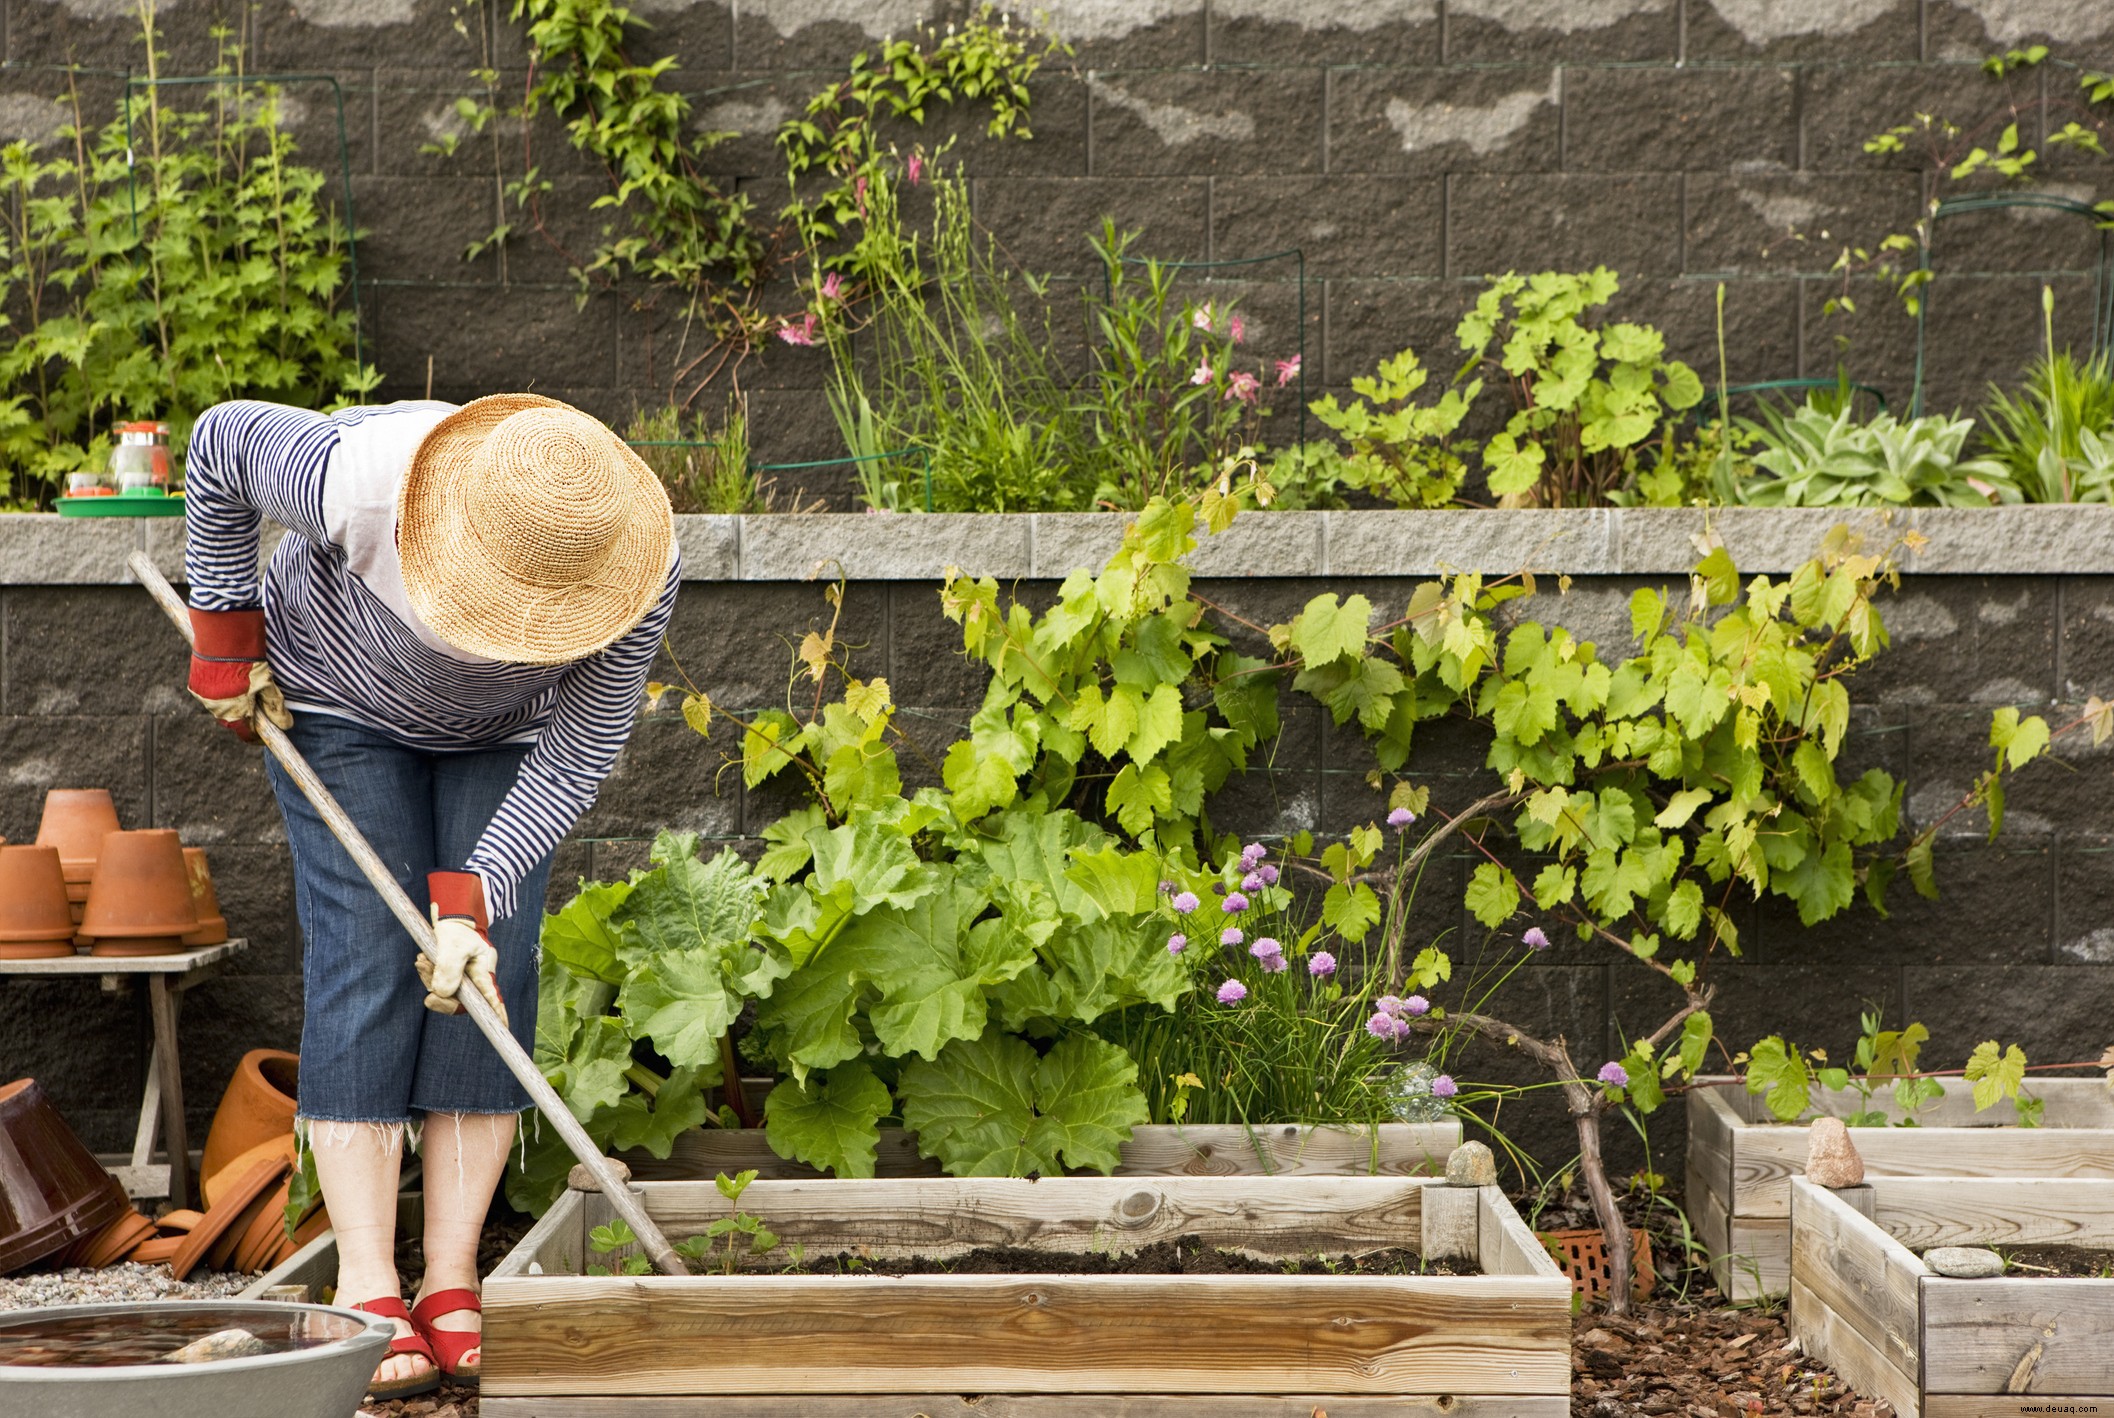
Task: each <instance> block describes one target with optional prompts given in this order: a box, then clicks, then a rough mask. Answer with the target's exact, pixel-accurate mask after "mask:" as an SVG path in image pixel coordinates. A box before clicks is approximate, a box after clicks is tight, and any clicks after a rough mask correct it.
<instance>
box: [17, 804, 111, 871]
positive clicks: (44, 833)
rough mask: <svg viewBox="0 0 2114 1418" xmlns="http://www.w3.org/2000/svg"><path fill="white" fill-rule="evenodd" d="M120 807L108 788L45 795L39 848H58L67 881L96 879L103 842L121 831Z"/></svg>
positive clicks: (38, 828) (38, 829)
mask: <svg viewBox="0 0 2114 1418" xmlns="http://www.w3.org/2000/svg"><path fill="white" fill-rule="evenodd" d="M122 825H123V824H121V823H119V821H118V820H117V805H116V804H115V803H113V802H111V801H110V793H109V790H108V789H105V788H53V789H52V790H51V791H50V792H48V793H46V794H45V795H44V820H43V822H41V823H40V824H38V827H37V845H38V846H39V847H57V848H58V849H59V859H60V861H61V862H62V863H63V865H64V867H65V871H66V879H67V880H68V881H72V882H83V883H85V882H86V881H87V880H88V879H89V878H90V877H92V876H94V875H95V863H96V858H97V857H98V856H99V855H100V854H101V852H102V850H103V839H104V838H105V837H107V836H109V835H110V834H111V833H113V832H116V831H118V830H119V829H120V828H121V827H122Z"/></svg>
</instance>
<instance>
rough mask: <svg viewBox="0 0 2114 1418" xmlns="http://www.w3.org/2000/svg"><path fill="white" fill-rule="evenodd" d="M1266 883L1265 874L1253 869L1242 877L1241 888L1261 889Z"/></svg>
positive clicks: (1248, 889) (1245, 889)
mask: <svg viewBox="0 0 2114 1418" xmlns="http://www.w3.org/2000/svg"><path fill="white" fill-rule="evenodd" d="M1265 884H1266V883H1265V882H1264V881H1263V874H1262V873H1261V872H1259V871H1251V872H1249V873H1248V874H1247V875H1246V876H1244V877H1242V878H1241V890H1243V891H1260V890H1262V889H1263V887H1264V885H1265Z"/></svg>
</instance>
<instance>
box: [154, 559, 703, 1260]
mask: <svg viewBox="0 0 2114 1418" xmlns="http://www.w3.org/2000/svg"><path fill="white" fill-rule="evenodd" d="M127 564H128V565H130V567H131V568H132V574H133V575H134V576H135V577H137V578H138V579H139V583H140V584H141V585H142V586H145V587H146V588H147V592H148V594H149V595H151V596H153V597H154V599H155V600H156V601H159V602H160V603H161V608H162V609H163V610H165V611H167V612H168V613H169V619H170V620H172V621H174V622H176V628H177V629H178V630H179V631H181V632H182V633H183V637H184V639H185V640H186V641H189V640H190V639H191V617H190V614H189V613H188V612H187V611H186V610H185V608H184V603H183V601H182V600H180V599H179V598H178V597H177V594H176V592H175V591H174V590H173V589H171V588H170V586H169V583H168V581H167V579H165V578H164V577H163V576H162V574H161V571H160V570H159V569H158V568H157V567H156V566H155V565H154V563H153V562H152V561H151V560H149V559H148V557H147V554H146V553H145V552H138V551H136V552H134V553H132V555H131V557H130V558H129V559H128V563H127ZM256 730H257V736H258V737H259V738H261V739H263V740H264V746H265V747H266V748H268V749H270V750H271V754H272V757H274V758H276V759H278V760H279V766H280V767H281V768H284V769H285V770H286V772H287V776H288V777H290V778H292V779H293V780H294V781H295V782H296V783H298V784H300V785H301V791H302V793H303V794H305V795H306V796H307V798H308V800H309V802H310V803H312V804H313V805H314V806H315V809H316V811H317V812H318V813H320V814H321V815H322V818H323V821H324V822H326V823H328V824H329V826H330V830H331V833H332V835H334V836H335V837H336V838H337V839H338V841H339V842H340V843H341V844H342V845H343V846H344V848H345V851H346V853H347V855H349V856H350V857H351V858H352V859H353V861H354V862H356V863H357V864H358V865H359V868H360V870H361V871H363V872H365V873H366V874H367V880H368V881H370V882H372V883H373V884H374V889H375V890H376V891H378V892H380V893H381V895H382V900H383V901H384V902H385V903H386V904H387V905H388V907H389V909H390V910H391V911H392V912H394V913H395V915H396V918H397V920H398V921H400V922H402V923H403V927H404V929H405V930H406V931H409V932H410V933H411V940H412V942H413V943H414V944H415V945H417V946H418V948H419V950H420V951H421V952H423V953H424V954H425V955H426V956H427V957H428V958H432V957H433V956H434V955H435V952H436V946H435V943H434V939H433V926H432V924H431V923H430V922H428V921H427V920H426V917H425V915H424V914H423V913H421V912H420V910H419V909H418V907H416V906H414V905H412V904H411V898H410V897H409V896H407V895H405V894H404V888H403V887H401V886H398V885H397V884H396V878H395V877H393V876H391V875H390V874H389V868H387V867H385V866H383V865H382V859H381V858H380V857H378V856H376V855H375V853H374V848H372V847H370V846H368V845H367V839H366V838H365V837H363V836H361V835H360V829H359V828H357V827H355V826H354V825H353V822H352V819H351V818H349V817H347V816H346V815H345V809H343V808H341V807H339V806H338V803H337V799H335V798H333V797H332V796H331V795H330V790H329V789H328V788H326V787H324V786H323V780H322V779H320V778H318V777H317V776H316V774H315V770H314V769H312V768H310V767H309V766H308V762H307V760H305V759H304V758H302V757H301V751H300V750H299V749H297V748H295V747H294V745H293V741H292V740H290V739H288V738H287V736H286V731H285V730H283V729H281V728H279V727H278V726H277V725H275V724H273V723H271V722H270V721H268V720H265V719H263V718H262V717H260V718H259V719H258V721H257V724H256ZM458 999H459V1000H460V1002H461V1003H462V1005H463V1006H464V1008H465V1009H466V1010H467V1012H468V1013H469V1016H470V1018H471V1019H472V1020H474V1021H476V1024H477V1028H478V1030H479V1032H481V1033H482V1034H483V1035H484V1037H485V1038H486V1039H487V1040H489V1041H490V1043H491V1045H492V1047H493V1048H495V1049H497V1050H498V1051H499V1057H500V1059H501V1060H502V1061H503V1062H504V1063H505V1064H506V1066H507V1070H508V1071H509V1072H510V1073H512V1074H513V1075H514V1077H515V1078H517V1079H519V1080H520V1082H521V1086H522V1087H523V1088H526V1089H527V1090H528V1094H529V1097H530V1098H531V1099H533V1100H534V1101H535V1104H536V1108H537V1111H538V1112H540V1113H542V1114H543V1118H544V1120H545V1121H546V1122H548V1123H549V1124H550V1125H551V1126H552V1127H555V1128H556V1129H557V1130H558V1136H560V1137H562V1138H564V1139H565V1145H566V1146H567V1147H569V1148H571V1149H572V1153H573V1156H575V1157H577V1158H579V1159H580V1162H581V1164H582V1165H584V1166H585V1167H586V1168H587V1170H588V1172H589V1173H590V1174H591V1175H592V1176H593V1177H594V1179H595V1185H596V1186H598V1187H600V1188H601V1189H602V1194H603V1195H604V1196H607V1197H608V1198H609V1204H610V1205H611V1206H613V1207H615V1208H616V1212H617V1215H619V1216H621V1217H623V1218H624V1222H625V1224H626V1225H628V1226H630V1227H631V1234H632V1235H633V1236H635V1237H637V1238H638V1242H639V1245H640V1247H641V1248H643V1249H644V1250H645V1252H646V1254H647V1255H648V1256H650V1257H651V1258H652V1260H653V1263H654V1265H655V1266H657V1267H659V1269H660V1270H661V1271H662V1273H663V1274H667V1275H687V1274H689V1273H690V1272H689V1268H688V1267H687V1266H685V1265H684V1264H683V1262H682V1260H681V1258H680V1257H678V1256H677V1255H676V1253H675V1250H674V1248H673V1247H671V1246H670V1245H669V1244H668V1238H667V1237H666V1236H664V1235H662V1234H661V1228H660V1227H659V1226H657V1225H656V1224H654V1221H653V1219H652V1218H651V1217H649V1216H648V1215H647V1214H646V1208H645V1207H643V1206H641V1205H640V1204H639V1199H638V1197H636V1196H635V1195H633V1194H632V1191H631V1189H630V1187H629V1186H627V1185H626V1184H625V1181H624V1179H623V1178H622V1177H620V1176H619V1175H618V1174H617V1172H616V1171H615V1170H614V1169H613V1168H612V1167H611V1166H610V1165H609V1159H607V1158H606V1157H604V1156H603V1155H602V1150H601V1149H600V1148H598V1147H596V1146H595V1144H594V1142H593V1140H592V1139H590V1138H589V1137H588V1135H587V1130H586V1129H585V1128H583V1127H581V1126H580V1123H579V1120H578V1119H577V1118H575V1117H574V1116H573V1115H572V1110H571V1109H569V1108H567V1107H566V1106H565V1104H564V1103H563V1102H562V1101H560V1099H559V1097H558V1094H557V1092H556V1090H554V1089H553V1088H552V1087H551V1086H550V1084H549V1083H548V1082H547V1081H546V1080H545V1079H544V1077H543V1074H542V1073H541V1072H540V1071H539V1070H538V1069H537V1067H536V1064H535V1061H534V1060H532V1059H531V1058H530V1057H529V1056H528V1054H527V1053H526V1052H525V1051H524V1050H523V1049H522V1047H521V1045H520V1043H519V1042H517V1041H516V1040H515V1038H514V1036H513V1035H512V1034H511V1033H509V1032H508V1031H507V1027H506V1026H505V1025H504V1024H502V1023H500V1022H499V1015H498V1014H497V1012H495V1011H494V1010H493V1008H492V1006H491V1004H490V1003H489V1002H488V1001H486V999H485V997H484V995H483V994H482V993H481V992H480V991H477V990H464V991H462V992H461V994H460V995H459V996H458Z"/></svg>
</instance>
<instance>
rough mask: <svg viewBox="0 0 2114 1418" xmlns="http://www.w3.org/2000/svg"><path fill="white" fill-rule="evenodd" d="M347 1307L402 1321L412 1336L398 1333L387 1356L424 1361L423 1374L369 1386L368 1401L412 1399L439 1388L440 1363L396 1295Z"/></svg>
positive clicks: (412, 1317) (422, 1330)
mask: <svg viewBox="0 0 2114 1418" xmlns="http://www.w3.org/2000/svg"><path fill="white" fill-rule="evenodd" d="M349 1308H351V1309H355V1310H363V1311H365V1312H366V1313H368V1314H370V1315H379V1316H381V1317H382V1318H383V1319H385V1320H402V1321H403V1322H404V1323H406V1324H408V1325H410V1326H411V1333H409V1334H399V1335H397V1336H396V1337H395V1338H393V1339H391V1340H390V1341H389V1353H388V1355H387V1356H386V1357H388V1358H392V1359H393V1358H395V1357H396V1356H397V1355H399V1354H409V1355H412V1356H414V1357H415V1358H419V1359H423V1360H425V1361H426V1372H424V1373H423V1374H418V1375H414V1376H413V1377H411V1378H408V1379H398V1380H397V1381H396V1382H395V1383H369V1384H368V1385H367V1396H368V1397H369V1398H372V1399H376V1400H385V1399H391V1398H413V1397H416V1396H417V1395H419V1394H422V1393H431V1392H433V1390H435V1389H437V1388H439V1387H440V1361H439V1360H438V1359H436V1358H434V1357H433V1346H432V1345H431V1344H428V1343H427V1342H426V1338H425V1328H424V1326H422V1325H420V1324H419V1322H418V1320H417V1319H416V1318H415V1317H414V1316H413V1315H412V1313H411V1311H409V1310H407V1309H405V1308H404V1302H403V1301H402V1300H401V1299H399V1298H398V1297H397V1296H395V1295H377V1296H376V1297H375V1298H374V1299H372V1300H362V1301H361V1302H360V1303H359V1304H357V1305H353V1306H350V1307H349ZM375 1367H376V1369H377V1370H379V1369H380V1368H381V1366H380V1365H379V1364H377V1365H376V1366H375Z"/></svg>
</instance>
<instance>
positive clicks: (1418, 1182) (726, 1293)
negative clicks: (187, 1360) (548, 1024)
mask: <svg viewBox="0 0 2114 1418" xmlns="http://www.w3.org/2000/svg"><path fill="white" fill-rule="evenodd" d="M639 1191H640V1194H641V1195H642V1197H643V1198H644V1201H645V1205H646V1209H647V1211H648V1212H649V1213H650V1214H651V1215H652V1216H653V1217H654V1219H655V1220H657V1221H658V1222H659V1223H660V1224H661V1226H662V1227H663V1228H664V1229H665V1230H666V1231H667V1233H668V1235H669V1237H670V1238H671V1239H673V1240H678V1241H680V1240H681V1239H682V1238H684V1237H687V1236H692V1235H696V1234H698V1233H699V1232H701V1231H703V1230H704V1228H705V1227H706V1226H707V1225H709V1224H710V1223H711V1222H712V1221H714V1220H716V1219H718V1218H721V1217H724V1216H726V1215H727V1214H728V1205H727V1203H726V1201H725V1200H724V1199H723V1198H722V1197H721V1196H720V1195H719V1193H718V1192H717V1191H716V1190H715V1189H714V1188H713V1186H712V1185H711V1184H710V1183H707V1182H659V1183H646V1184H643V1185H641V1186H640V1187H639ZM741 1205H742V1209H743V1210H744V1211H746V1212H749V1213H751V1214H753V1215H756V1216H758V1217H761V1218H762V1219H763V1221H764V1222H765V1223H766V1224H767V1225H769V1226H770V1227H771V1228H772V1229H773V1230H775V1231H776V1232H777V1233H778V1235H779V1237H780V1238H781V1245H782V1247H785V1248H789V1247H791V1246H793V1245H795V1244H797V1245H799V1246H801V1247H803V1248H804V1252H805V1254H807V1255H809V1256H817V1257H819V1256H829V1255H834V1254H836V1253H838V1252H840V1251H852V1252H855V1253H862V1254H865V1255H869V1256H873V1257H875V1258H889V1257H902V1256H913V1255H915V1256H931V1257H952V1256H958V1255H960V1254H962V1253H964V1252H966V1251H969V1250H972V1249H976V1248H979V1247H1025V1248H1030V1249H1033V1250H1038V1251H1044V1252H1050V1253H1071V1254H1084V1253H1089V1252H1095V1251H1102V1252H1106V1251H1130V1250H1133V1249H1136V1248H1140V1247H1143V1246H1146V1245H1149V1244H1152V1243H1154V1242H1159V1241H1172V1240H1176V1239H1178V1238H1181V1237H1189V1236H1194V1237H1197V1238H1199V1239H1200V1240H1201V1241H1202V1242H1203V1243H1204V1244H1206V1245H1210V1246H1215V1247H1221V1248H1237V1249H1240V1250H1244V1251H1248V1252H1252V1253H1258V1254H1261V1255H1263V1256H1266V1257H1284V1258H1287V1259H1289V1258H1294V1257H1305V1256H1312V1255H1315V1254H1316V1253H1338V1254H1341V1253H1357V1252H1370V1251H1380V1250H1387V1249H1396V1248H1407V1249H1412V1250H1416V1251H1418V1252H1420V1253H1421V1254H1422V1255H1424V1256H1426V1257H1427V1258H1433V1259H1445V1258H1450V1257H1470V1258H1473V1259H1474V1260H1475V1261H1476V1262H1477V1264H1478V1266H1479V1267H1480V1269H1481V1271H1482V1272H1483V1273H1482V1274H1479V1275H1472V1276H1445V1275H1412V1274H1402V1275H1395V1274H1379V1275H1375V1274H1361V1275H1328V1274H1322V1275H1303V1274H1274V1273H1273V1274H1251V1275H1137V1274H1086V1275H1080V1274H1071V1275H1062V1274H1049V1275H1031V1274H937V1275H916V1276H905V1277H889V1276H880V1275H874V1274H871V1273H856V1274H850V1275H815V1274H745V1275H732V1276H728V1275H718V1274H714V1275H698V1276H692V1277H667V1276H639V1277H609V1276H599V1277H598V1276H589V1275H587V1274H585V1270H586V1267H587V1265H588V1264H590V1263H591V1261H592V1259H593V1258H592V1257H590V1256H589V1254H588V1250H587V1246H588V1239H587V1238H588V1234H589V1232H590V1231H591V1230H592V1228H593V1227H595V1226H597V1225H600V1224H603V1223H604V1222H605V1221H606V1220H607V1219H608V1216H609V1207H608V1204H607V1202H606V1201H605V1200H604V1199H603V1198H601V1197H600V1196H599V1195H598V1194H593V1193H584V1192H568V1193H566V1194H565V1195H564V1196H563V1197H562V1198H560V1200H559V1201H558V1203H557V1204H556V1205H555V1206H553V1207H552V1208H551V1210H550V1211H549V1212H548V1213H547V1214H546V1215H545V1216H544V1218H543V1220H542V1221H541V1222H540V1223H539V1224H538V1225H537V1226H536V1228H535V1230H534V1231H532V1232H530V1234H529V1235H528V1236H527V1237H525V1238H524V1239H523V1241H522V1242H521V1244H520V1246H518V1247H517V1248H516V1249H515V1251H514V1253H513V1254H512V1255H511V1256H509V1257H508V1258H507V1260H506V1261H505V1262H504V1263H503V1264H502V1265H501V1266H500V1267H499V1269H498V1270H496V1271H494V1272H493V1274H492V1276H491V1278H490V1279H489V1280H488V1281H486V1283H485V1290H484V1311H485V1331H484V1332H485V1340H484V1379H483V1404H484V1408H483V1411H484V1412H485V1414H486V1415H487V1418H527V1415H530V1414H534V1415H538V1418H617V1415H625V1418H633V1415H640V1416H641V1418H676V1415H683V1418H794V1415H798V1416H799V1418H911V1416H912V1415H915V1414H920V1413H923V1414H927V1415H929V1416H930V1418H943V1415H944V1416H945V1418H955V1415H968V1414H972V1413H973V1414H975V1415H978V1418H991V1415H1001V1418H1060V1415H1063V1418H1076V1415H1079V1414H1083V1413H1089V1412H1100V1413H1118V1412H1120V1413H1121V1414H1124V1415H1126V1418H1162V1416H1163V1415H1182V1418H1189V1415H1194V1416H1195V1418H1204V1415H1207V1414H1208V1415H1213V1418H1262V1415H1270V1418H1310V1415H1311V1414H1312V1413H1313V1412H1314V1411H1315V1410H1316V1409H1317V1408H1319V1409H1323V1410H1325V1411H1326V1412H1328V1413H1329V1414H1330V1415H1331V1418H1351V1416H1352V1415H1358V1416H1359V1418H1364V1415H1378V1414H1382V1413H1387V1414H1399V1413H1401V1412H1403V1411H1404V1409H1403V1406H1402V1400H1404V1399H1409V1398H1414V1399H1422V1400H1425V1401H1426V1402H1427V1403H1435V1404H1437V1405H1438V1406H1439V1408H1440V1409H1441V1410H1442V1411H1444V1412H1447V1413H1449V1414H1455V1415H1486V1418H1495V1415H1497V1414H1498V1413H1500V1412H1502V1413H1505V1414H1517V1415H1524V1416H1525V1418H1537V1415H1538V1418H1561V1415H1563V1414H1564V1413H1566V1412H1567V1410H1568V1398H1567V1395H1568V1392H1569V1388H1570V1374H1571V1365H1570V1335H1571V1326H1570V1297H1571V1287H1570V1283H1569V1282H1568V1281H1566V1280H1565V1279H1564V1278H1563V1276H1562V1275H1561V1274H1560V1273H1559V1272H1558V1271H1557V1270H1556V1268H1555V1266H1554V1265H1553V1264H1552V1263H1551V1262H1550V1260H1549V1257H1548V1255H1547V1254H1546V1253H1545V1252H1544V1251H1543V1249H1542V1247H1541V1246H1540V1245H1539V1244H1538V1243H1537V1242H1536V1241H1535V1239H1534V1237H1533V1235H1532V1233H1531V1232H1529V1231H1528V1230H1527V1228H1526V1226H1525V1224H1524V1223H1522V1222H1521V1220H1520V1218H1519V1216H1518V1214H1517V1213H1516V1212H1515V1211H1514V1210H1513V1209H1512V1207H1511V1205H1510V1203H1508V1202H1507V1201H1506V1200H1505V1197H1504V1193H1503V1192H1501V1191H1500V1190H1499V1189H1497V1188H1496V1187H1484V1188H1458V1187H1449V1186H1447V1185H1446V1184H1445V1183H1444V1182H1441V1181H1436V1180H1433V1179H1429V1178H1393V1177H1289V1178H1274V1177H1165V1178H1101V1177H1065V1178H1056V1179H1051V1180H1045V1181H1022V1180H1017V1179H1010V1178H1008V1179H992V1180H957V1179H954V1178H935V1179H930V1180H923V1179H921V1180H918V1181H915V1182H902V1181H886V1180H876V1181H775V1182H774V1181H761V1182H757V1183H756V1184H755V1185H754V1186H752V1187H750V1188H749V1190H748V1191H747V1193H746V1194H744V1195H743V1197H742V1199H741ZM1082 1394H1099V1395H1106V1396H1109V1397H1105V1398H1103V1399H1101V1400H1098V1401H1093V1402H1088V1401H1083V1400H1082V1399H1080V1398H1079V1397H1078V1395H1082ZM1217 1395H1225V1396H1226V1397H1217Z"/></svg>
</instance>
